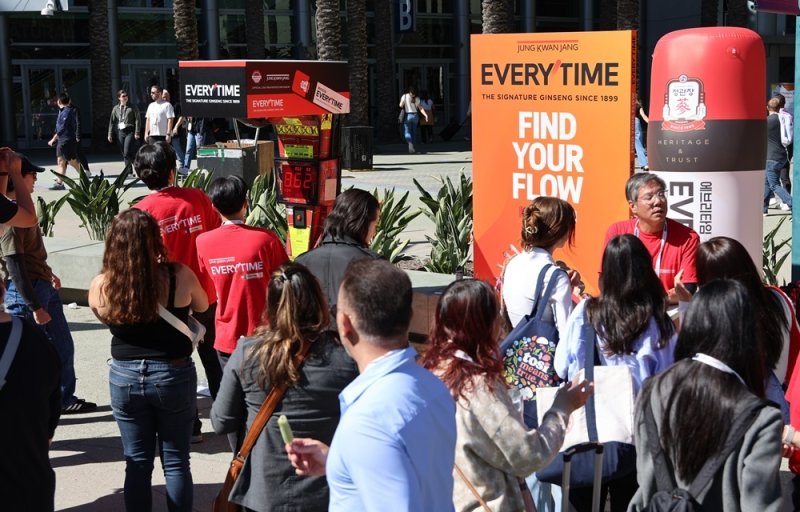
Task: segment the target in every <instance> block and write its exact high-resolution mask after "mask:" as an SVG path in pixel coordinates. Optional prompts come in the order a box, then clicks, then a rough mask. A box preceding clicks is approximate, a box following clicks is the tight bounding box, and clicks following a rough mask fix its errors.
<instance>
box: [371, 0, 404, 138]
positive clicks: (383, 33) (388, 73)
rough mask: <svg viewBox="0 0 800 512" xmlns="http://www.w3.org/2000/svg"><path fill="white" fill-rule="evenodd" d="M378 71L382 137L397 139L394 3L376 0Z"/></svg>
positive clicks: (379, 133) (379, 135)
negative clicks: (393, 37)
mask: <svg viewBox="0 0 800 512" xmlns="http://www.w3.org/2000/svg"><path fill="white" fill-rule="evenodd" d="M374 23H375V75H376V80H375V81H376V83H377V91H375V92H376V97H377V103H378V104H377V107H378V119H377V122H378V130H377V135H378V140H379V141H381V142H397V103H398V101H397V98H398V97H399V95H398V94H397V90H396V88H395V85H396V83H397V77H396V74H395V71H394V47H393V45H392V34H393V33H394V29H393V28H392V3H391V2H375V18H374Z"/></svg>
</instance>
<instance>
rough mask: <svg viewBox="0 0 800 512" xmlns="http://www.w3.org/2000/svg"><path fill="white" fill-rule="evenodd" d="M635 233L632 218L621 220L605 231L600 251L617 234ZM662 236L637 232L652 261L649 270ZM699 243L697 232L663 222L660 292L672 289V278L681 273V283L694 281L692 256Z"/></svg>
mask: <svg viewBox="0 0 800 512" xmlns="http://www.w3.org/2000/svg"><path fill="white" fill-rule="evenodd" d="M635 230H636V219H629V220H624V221H622V222H617V223H616V224H612V225H611V227H610V228H608V231H607V232H606V240H605V242H604V243H603V248H605V246H606V245H608V242H610V241H611V239H612V238H614V237H615V236H617V235H624V234H626V233H627V234H631V235H632V234H634V231H635ZM662 236H663V233H662V232H661V231H659V232H658V233H646V232H644V231H639V240H641V241H642V243H643V244H644V246H645V247H646V248H647V252H649V253H650V257H652V258H653V268H654V269H655V266H656V261H657V260H658V253H659V250H660V249H661V238H662ZM699 244H700V237H699V236H698V235H697V233H696V232H695V231H694V230H693V229H691V228H687V227H686V226H684V225H683V224H681V223H679V222H675V221H674V220H670V219H667V240H666V242H665V243H664V253H663V254H662V256H661V274H660V275H659V276H658V278H659V279H660V280H661V283H662V284H663V285H664V289H665V290H666V291H667V292H669V291H670V290H672V289H673V288H675V275H676V274H677V273H678V272H680V271H681V270H683V277H682V279H681V280H682V281H683V283H684V284H686V283H696V282H697V271H696V270H695V263H694V261H695V255H696V253H697V246H698V245H699Z"/></svg>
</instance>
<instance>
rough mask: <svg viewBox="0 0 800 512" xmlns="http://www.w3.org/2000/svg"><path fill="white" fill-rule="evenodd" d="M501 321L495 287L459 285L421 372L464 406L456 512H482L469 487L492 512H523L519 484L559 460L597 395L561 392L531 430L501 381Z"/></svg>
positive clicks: (443, 306)
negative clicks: (571, 424) (575, 416)
mask: <svg viewBox="0 0 800 512" xmlns="http://www.w3.org/2000/svg"><path fill="white" fill-rule="evenodd" d="M498 313H499V311H498V302H497V298H496V295H495V293H494V290H492V287H491V286H489V285H488V284H486V283H485V282H483V281H477V280H471V279H470V280H462V281H455V282H454V283H452V284H451V285H450V286H448V287H447V288H446V289H445V291H444V293H443V295H442V297H441V298H440V299H439V303H438V305H437V306H436V317H435V319H434V322H433V326H432V328H431V335H430V339H429V341H430V348H429V349H428V351H427V352H426V353H425V355H424V356H423V358H422V365H423V366H425V367H426V368H428V369H430V370H431V371H433V372H434V373H435V374H436V375H438V376H439V378H440V379H442V381H443V382H444V383H445V385H447V387H448V389H450V392H451V394H452V395H453V398H454V399H455V400H456V401H457V403H458V407H457V409H456V425H457V428H458V438H457V440H456V465H457V470H456V473H455V475H454V479H455V483H454V484H455V485H454V492H453V500H454V502H455V506H456V510H457V511H468V510H481V505H480V502H479V500H478V499H477V497H476V496H475V495H474V493H473V492H472V491H471V490H470V488H469V485H468V484H467V482H466V481H467V480H468V481H469V482H470V484H471V485H472V486H473V487H474V488H475V489H476V491H477V492H478V493H479V494H480V496H481V497H482V499H483V500H484V501H485V502H486V503H487V504H488V505H489V507H490V508H491V509H492V510H495V511H517V510H522V509H523V493H527V492H528V489H527V487H526V486H525V482H524V480H521V478H524V477H526V476H528V475H529V474H531V473H533V472H534V471H536V470H537V469H540V468H541V467H543V466H545V465H546V464H548V463H549V462H550V461H552V460H553V458H554V457H555V456H556V454H557V453H558V450H559V448H560V447H561V445H562V444H563V442H564V435H565V431H566V427H567V421H568V419H569V415H570V414H571V413H572V411H573V410H575V409H577V408H579V407H581V406H582V405H583V404H584V403H585V402H586V399H587V397H588V396H589V394H591V392H592V389H593V388H592V385H591V383H587V382H581V383H579V384H575V385H572V386H570V387H564V388H561V389H560V390H559V391H558V393H557V394H556V398H555V401H554V402H553V406H552V408H551V409H550V410H549V411H548V412H547V413H546V414H545V415H544V416H543V417H542V418H541V420H540V422H539V427H538V429H536V430H528V429H527V427H526V426H525V423H524V421H523V419H522V411H521V409H520V407H518V406H517V405H515V404H514V403H513V401H512V399H511V396H510V395H509V389H508V386H507V385H506V383H505V380H504V378H503V361H502V358H501V356H500V354H499V353H498V350H497V345H498V341H499V340H498V338H499V330H500V329H499V323H500V322H499V321H500V316H499V314H498ZM459 471H460V472H461V473H463V477H462V476H461V475H459Z"/></svg>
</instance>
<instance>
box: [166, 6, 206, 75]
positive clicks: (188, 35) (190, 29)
mask: <svg viewBox="0 0 800 512" xmlns="http://www.w3.org/2000/svg"><path fill="white" fill-rule="evenodd" d="M172 10H173V13H174V17H175V44H176V47H177V52H178V60H197V59H198V58H199V55H200V50H199V48H198V45H197V12H196V10H195V1H194V0H174V1H173V2H172Z"/></svg>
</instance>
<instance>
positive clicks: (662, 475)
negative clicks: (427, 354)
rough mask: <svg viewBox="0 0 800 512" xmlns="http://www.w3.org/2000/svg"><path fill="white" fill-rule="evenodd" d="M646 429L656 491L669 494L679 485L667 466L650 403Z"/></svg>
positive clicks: (647, 406)
mask: <svg viewBox="0 0 800 512" xmlns="http://www.w3.org/2000/svg"><path fill="white" fill-rule="evenodd" d="M644 427H645V429H646V430H647V437H648V440H647V445H648V448H649V449H650V456H651V457H653V472H654V474H655V477H656V490H658V491H667V492H669V491H671V490H673V489H674V488H675V487H677V484H676V483H675V479H674V478H673V477H672V471H671V470H670V469H669V466H668V464H667V458H666V456H665V455H664V450H663V449H662V448H661V442H660V441H659V439H660V437H659V434H658V426H657V425H656V419H655V416H653V409H652V407H651V406H650V404H649V403H648V404H645V406H644Z"/></svg>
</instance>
